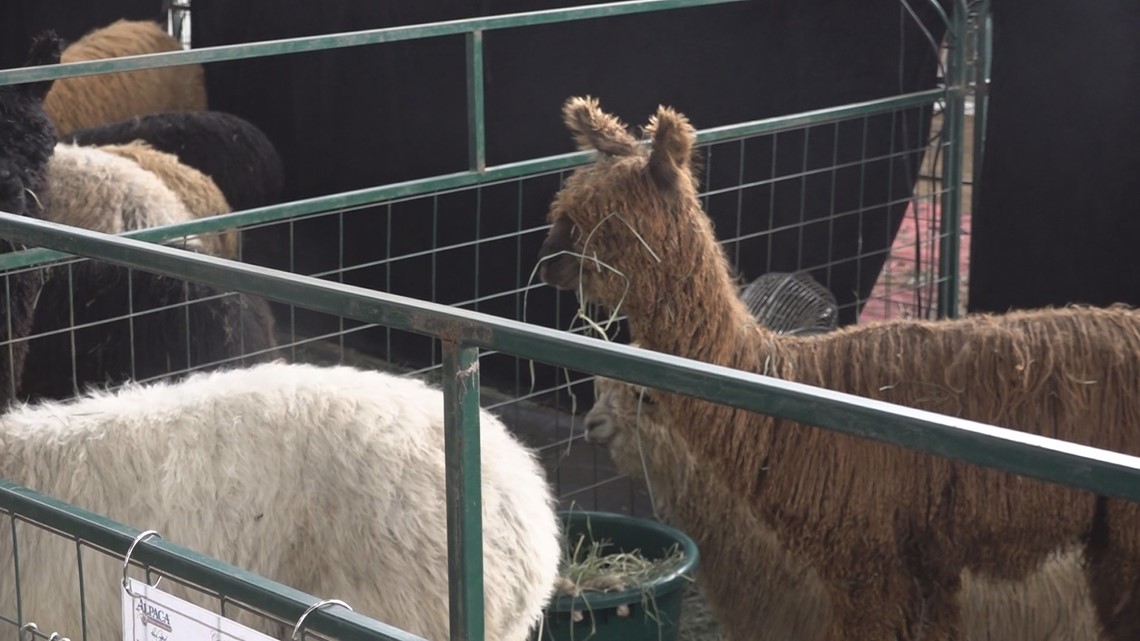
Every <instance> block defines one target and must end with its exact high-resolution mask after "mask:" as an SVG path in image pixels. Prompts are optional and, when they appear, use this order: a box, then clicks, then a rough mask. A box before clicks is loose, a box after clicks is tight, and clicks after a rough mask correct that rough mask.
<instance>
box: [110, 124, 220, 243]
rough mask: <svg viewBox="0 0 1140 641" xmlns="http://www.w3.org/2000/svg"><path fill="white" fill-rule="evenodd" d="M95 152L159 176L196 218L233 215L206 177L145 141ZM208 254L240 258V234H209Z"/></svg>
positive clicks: (205, 241)
mask: <svg viewBox="0 0 1140 641" xmlns="http://www.w3.org/2000/svg"><path fill="white" fill-rule="evenodd" d="M96 149H99V150H102V151H105V152H108V153H112V154H115V155H117V156H122V157H123V158H127V159H130V160H133V161H135V163H137V164H138V166H139V167H142V168H143V169H145V170H147V171H149V172H150V173H152V174H154V175H155V176H158V177H159V178H160V179H161V180H162V182H163V183H165V184H166V186H167V187H169V188H170V189H171V191H173V192H174V193H175V194H177V195H178V197H179V198H180V199H181V200H182V203H183V204H184V205H186V209H188V210H190V214H191V215H192V216H194V218H206V217H208V216H217V215H218V214H228V213H230V204H229V203H228V202H226V197H225V195H224V194H222V190H221V189H218V186H217V185H216V184H214V181H213V179H211V178H210V177H209V176H207V175H206V174H204V173H202V172H200V171H198V170H197V169H194V168H193V167H191V166H189V165H185V164H182V163H181V162H180V161H179V160H178V156H175V155H174V154H168V153H166V152H164V151H159V150H157V149H155V148H154V147H151V146H150V145H149V144H147V143H146V142H144V141H142V140H135V141H132V142H129V143H126V144H122V145H99V146H97V147H96ZM201 238H202V242H203V246H204V249H205V251H207V252H209V253H211V254H214V255H215V256H222V257H224V258H233V259H236V258H238V247H239V246H240V245H239V243H240V242H241V241H240V240H239V239H238V232H237V231H236V230H234V231H227V232H224V233H222V234H207V235H204V236H202V237H201Z"/></svg>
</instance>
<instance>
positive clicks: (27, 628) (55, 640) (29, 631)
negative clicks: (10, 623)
mask: <svg viewBox="0 0 1140 641" xmlns="http://www.w3.org/2000/svg"><path fill="white" fill-rule="evenodd" d="M36 632H39V628H38V627H37V626H36V624H35V623H32V622H30V621H29V622H28V623H25V624H24V625H22V626H20V641H35V638H36ZM25 635H26V636H25ZM48 641H71V639H68V638H67V637H65V636H63V635H61V634H60V633H58V632H52V633H51V636H50V637H48Z"/></svg>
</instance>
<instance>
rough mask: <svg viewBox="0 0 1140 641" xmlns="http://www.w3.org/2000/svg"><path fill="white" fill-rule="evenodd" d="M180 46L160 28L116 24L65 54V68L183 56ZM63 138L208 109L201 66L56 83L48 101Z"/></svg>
mask: <svg viewBox="0 0 1140 641" xmlns="http://www.w3.org/2000/svg"><path fill="white" fill-rule="evenodd" d="M181 49H182V43H180V42H178V40H176V39H174V38H173V37H171V36H170V35H169V34H167V33H166V31H165V30H163V28H162V27H160V26H159V25H158V23H156V22H151V21H149V20H138V21H135V20H118V21H116V22H113V23H111V24H109V25H107V26H105V27H102V28H99V29H95V30H94V31H91V32H90V33H88V34H86V35H84V36H83V37H82V38H80V39H79V40H76V41H75V42H73V43H71V44H70V45H68V47H67V48H66V49H64V50H63V55H62V57H61V62H65V63H66V62H81V61H84V60H103V59H106V58H121V57H125V56H137V55H142V54H147V53H163V52H167V51H179V50H181ZM44 109H46V110H47V112H48V115H49V116H50V117H51V119H52V122H54V123H55V128H56V130H57V131H58V132H59V134H60V135H63V134H67V133H71V132H73V131H76V130H78V129H85V128H87V127H94V126H97V125H103V124H106V123H110V122H118V121H120V120H126V119H128V118H133V117H135V116H145V115H147V114H153V113H160V112H164V111H179V110H184V109H189V110H200V109H206V75H205V71H203V69H202V65H199V64H192V65H179V66H177V67H160V68H157V69H140V70H138V71H124V72H118V73H109V74H100V75H94V76H77V77H75V78H64V79H62V80H56V81H55V84H54V85H53V86H52V88H51V91H49V92H48V95H47V98H46V99H45V100H44Z"/></svg>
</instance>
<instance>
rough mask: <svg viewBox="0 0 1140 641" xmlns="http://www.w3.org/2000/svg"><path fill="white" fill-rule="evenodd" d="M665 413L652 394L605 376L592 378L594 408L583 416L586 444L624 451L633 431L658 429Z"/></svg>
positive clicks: (642, 388)
mask: <svg viewBox="0 0 1140 641" xmlns="http://www.w3.org/2000/svg"><path fill="white" fill-rule="evenodd" d="M663 421H664V413H663V411H662V409H661V407H660V406H659V405H658V404H657V403H656V402H655V401H654V399H653V395H652V393H651V390H648V389H646V388H644V387H640V386H638V385H631V384H629V383H626V382H624V381H619V380H616V379H612V378H606V377H605V376H595V377H594V406H593V407H591V408H590V411H589V412H588V413H587V414H586V418H585V419H584V421H583V424H584V425H585V426H586V442H587V443H593V444H595V445H603V446H609V447H610V448H611V451H624V450H625V449H626V446H627V445H628V444H629V440H630V439H631V438H632V432H633V430H635V429H639V428H640V429H644V428H650V429H653V428H654V427H655V426H658V425H661V424H662V422H663Z"/></svg>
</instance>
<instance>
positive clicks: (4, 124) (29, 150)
mask: <svg viewBox="0 0 1140 641" xmlns="http://www.w3.org/2000/svg"><path fill="white" fill-rule="evenodd" d="M59 52H60V40H59V38H58V37H57V36H56V35H55V33H54V32H50V31H49V32H47V33H44V34H41V35H40V36H38V37H37V38H36V39H35V40H34V41H33V42H32V47H31V51H30V52H29V54H28V66H37V65H46V64H54V63H57V62H59ZM51 85H52V82H51V81H50V80H46V81H41V82H31V83H25V84H22V85H11V86H4V87H0V211H4V212H9V213H14V214H31V215H34V214H36V213H37V210H38V207H37V206H36V202H37V200H38V199H39V198H40V193H41V192H43V191H44V188H45V187H46V185H47V174H46V172H47V164H48V160H49V159H50V158H51V155H52V149H53V148H54V147H55V129H54V128H53V127H52V124H51V120H50V119H49V118H48V115H47V113H46V112H45V111H44V106H43V101H44V96H46V95H47V92H48V90H49V89H51Z"/></svg>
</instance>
